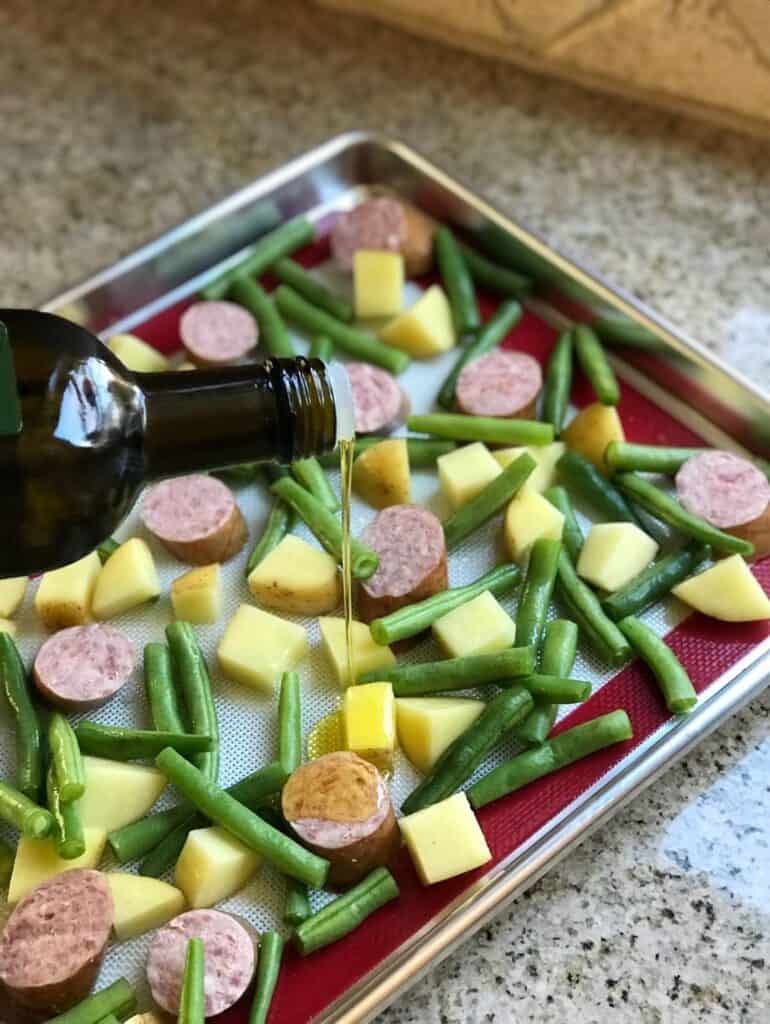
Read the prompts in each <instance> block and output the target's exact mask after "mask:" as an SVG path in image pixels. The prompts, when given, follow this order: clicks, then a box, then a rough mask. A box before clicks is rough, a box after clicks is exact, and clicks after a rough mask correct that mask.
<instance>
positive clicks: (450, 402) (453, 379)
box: [437, 299, 523, 409]
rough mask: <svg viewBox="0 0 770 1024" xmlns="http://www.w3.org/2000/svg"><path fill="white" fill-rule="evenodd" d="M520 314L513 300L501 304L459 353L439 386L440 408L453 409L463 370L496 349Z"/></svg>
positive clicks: (516, 303)
mask: <svg viewBox="0 0 770 1024" xmlns="http://www.w3.org/2000/svg"><path fill="white" fill-rule="evenodd" d="M522 313H523V310H522V308H521V303H519V302H516V300H515V299H509V300H508V301H507V302H503V303H501V304H500V307H499V308H498V309H497V311H496V312H495V314H494V316H492V317H490V318H489V320H487V322H486V323H485V324H483V325H482V326H481V327H480V328H479V329H478V331H477V333H476V337H475V339H474V340H473V341H471V342H470V344H468V345H466V346H465V348H464V349H463V350H462V351H461V352H460V354H459V355H458V357H457V359H456V360H455V363H454V365H453V366H452V369H451V370H450V371H449V373H448V374H447V376H446V378H445V379H444V383H443V384H442V385H441V390H440V391H439V393H438V399H437V401H438V404H439V405H440V406H442V408H444V409H453V408H454V404H455V388H456V387H457V380H458V378H459V376H460V374H461V373H462V371H463V368H464V367H466V366H467V365H468V363H472V362H473V360H474V359H479V358H480V357H481V356H483V355H486V353H487V352H491V351H492V349H493V348H497V346H498V345H499V344H500V342H501V341H502V340H503V339H504V338H505V336H506V335H507V334H508V333H509V332H510V331H512V330H513V328H514V327H515V326H516V324H517V323H518V322H519V320H521V315H522Z"/></svg>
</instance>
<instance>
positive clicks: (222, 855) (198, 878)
mask: <svg viewBox="0 0 770 1024" xmlns="http://www.w3.org/2000/svg"><path fill="white" fill-rule="evenodd" d="M261 863H262V858H261V857H260V856H259V854H257V853H255V852H254V851H253V850H251V849H249V847H248V846H246V845H245V844H244V843H242V842H241V841H240V839H236V838H235V836H232V835H230V833H229V832H227V831H225V829H223V828H219V827H218V826H215V825H212V826H210V827H209V828H196V829H193V831H192V832H190V833H189V834H188V836H187V839H186V841H185V844H184V846H183V847H182V852H181V853H180V855H179V860H178V861H177V862H176V870H175V871H174V881H175V883H176V884H177V885H178V886H179V888H180V889H181V890H182V892H183V893H184V895H185V897H186V899H187V902H188V903H189V905H190V906H191V907H193V908H194V909H196V910H197V909H199V908H200V907H213V906H214V904H215V903H221V902H222V900H226V899H228V897H230V896H233V895H235V893H236V892H238V890H239V889H242V888H243V887H244V885H246V883H247V882H248V881H249V879H250V878H251V877H252V875H254V874H255V873H256V871H257V869H258V868H259V866H260V864H261Z"/></svg>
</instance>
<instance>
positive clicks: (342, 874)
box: [281, 751, 400, 889]
mask: <svg viewBox="0 0 770 1024" xmlns="http://www.w3.org/2000/svg"><path fill="white" fill-rule="evenodd" d="M281 805H282V809H283V815H284V817H285V818H286V820H287V821H288V823H289V825H290V826H291V827H292V829H293V830H294V832H295V833H296V835H297V837H298V839H299V840H300V842H302V843H304V845H305V846H308V847H309V848H310V849H311V850H313V851H314V852H315V853H317V854H318V855H319V856H320V857H325V858H326V859H327V860H328V861H329V864H330V868H329V879H328V884H329V885H330V886H331V887H332V888H335V889H345V888H348V887H349V886H351V885H355V884H356V882H359V881H360V880H361V879H362V878H364V877H365V876H366V875H368V874H369V872H370V871H373V870H374V868H377V867H381V866H383V865H385V864H387V863H389V861H390V860H391V858H392V857H393V855H394V854H395V853H396V851H397V850H398V848H399V845H400V837H399V831H398V826H397V825H396V818H395V815H394V814H393V806H392V804H391V802H390V796H389V795H388V790H387V787H386V785H385V782H384V781H383V779H382V776H381V775H380V773H379V772H378V771H377V769H376V768H375V767H374V765H373V764H370V763H369V762H368V761H365V760H364V759H363V758H362V757H359V756H358V754H354V753H352V752H350V751H340V752H339V753H334V754H325V755H324V756H323V757H318V758H316V759H315V761H310V762H308V763H307V764H304V765H302V767H300V768H298V769H297V770H296V771H295V772H294V773H293V774H292V775H291V776H290V778H289V779H288V781H287V783H286V785H285V786H284V787H283V793H282V796H281Z"/></svg>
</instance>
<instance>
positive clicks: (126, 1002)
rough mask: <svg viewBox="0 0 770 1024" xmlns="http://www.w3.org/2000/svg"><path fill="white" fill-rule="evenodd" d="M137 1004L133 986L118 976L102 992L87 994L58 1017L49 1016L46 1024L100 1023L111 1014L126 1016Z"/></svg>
mask: <svg viewBox="0 0 770 1024" xmlns="http://www.w3.org/2000/svg"><path fill="white" fill-rule="evenodd" d="M135 1006H136V993H135V992H134V989H133V987H132V986H131V985H129V983H128V982H127V981H126V979H125V978H118V980H117V981H113V983H112V984H111V985H108V986H107V988H103V989H102V990H101V992H93V993H92V994H91V995H90V996H86V998H85V999H84V1000H83V1001H82V1003H78V1004H77V1006H73V1007H72V1009H70V1010H66V1011H65V1012H64V1013H60V1014H59V1016H58V1017H49V1019H48V1021H47V1022H46V1024H99V1022H100V1021H102V1020H104V1018H105V1017H108V1016H109V1015H110V1014H114V1015H115V1016H117V1017H125V1016H126V1015H127V1014H129V1013H130V1012H131V1011H132V1010H133V1009H134V1008H135Z"/></svg>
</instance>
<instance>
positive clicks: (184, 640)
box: [166, 622, 219, 781]
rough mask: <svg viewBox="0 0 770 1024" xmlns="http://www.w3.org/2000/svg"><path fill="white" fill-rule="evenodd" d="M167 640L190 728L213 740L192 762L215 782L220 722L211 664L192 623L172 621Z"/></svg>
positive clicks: (167, 628) (175, 677)
mask: <svg viewBox="0 0 770 1024" xmlns="http://www.w3.org/2000/svg"><path fill="white" fill-rule="evenodd" d="M166 641H167V643H168V647H169V651H170V652H171V663H172V665H173V666H174V679H175V680H176V684H177V686H178V687H179V689H180V691H181V692H182V694H183V695H184V702H185V706H186V709H187V717H188V719H189V721H190V731H191V732H194V733H197V734H198V735H199V736H210V737H211V740H212V746H211V749H210V750H208V751H207V752H205V753H201V754H195V755H194V756H193V763H194V764H195V765H197V766H198V768H200V770H201V771H202V772H203V774H204V775H205V776H206V778H208V779H211V780H212V781H214V780H215V779H216V777H217V775H218V774H219V723H218V722H217V711H216V707H215V706H214V697H213V695H212V693H211V679H210V678H209V670H208V666H207V665H206V661H205V659H204V657H203V654H202V653H201V649H200V647H199V646H198V640H197V639H196V636H195V630H194V629H193V628H192V626H191V625H190V623H189V622H172V623H170V624H169V625H168V626H166Z"/></svg>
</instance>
